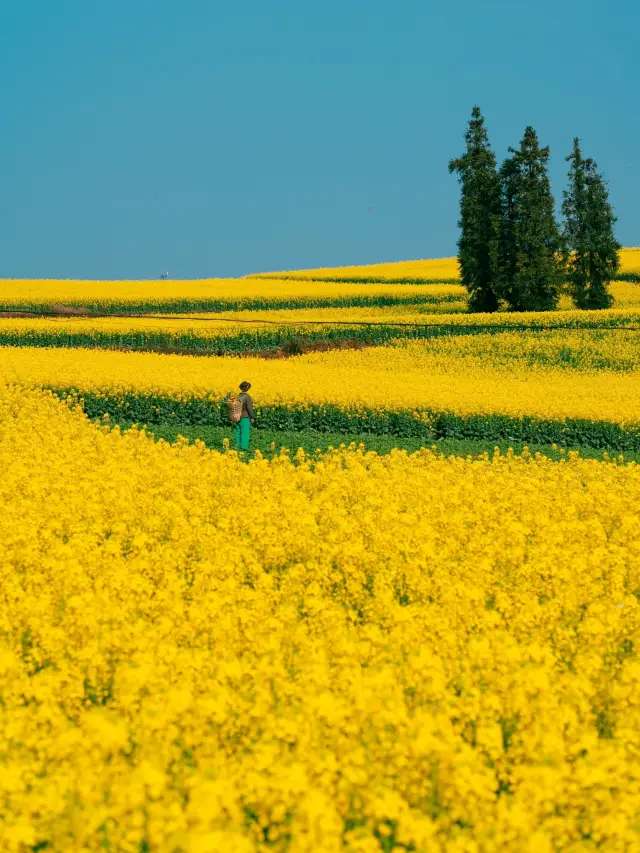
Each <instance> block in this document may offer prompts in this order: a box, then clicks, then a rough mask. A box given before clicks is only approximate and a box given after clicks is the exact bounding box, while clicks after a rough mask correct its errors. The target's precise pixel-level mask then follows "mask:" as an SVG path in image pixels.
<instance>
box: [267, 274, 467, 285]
mask: <svg viewBox="0 0 640 853" xmlns="http://www.w3.org/2000/svg"><path fill="white" fill-rule="evenodd" d="M251 278H263V279H265V278H266V279H269V278H272V279H277V280H278V281H326V282H331V283H332V284H460V279H459V278H411V277H407V276H405V277H403V278H388V277H387V276H366V277H363V276H331V275H319V276H314V277H313V278H310V277H309V276H308V275H280V274H279V273H260V274H259V275H252V276H251Z"/></svg>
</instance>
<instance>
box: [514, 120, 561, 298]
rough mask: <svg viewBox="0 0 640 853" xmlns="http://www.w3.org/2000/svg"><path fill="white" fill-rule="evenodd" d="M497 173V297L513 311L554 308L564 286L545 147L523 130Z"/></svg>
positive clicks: (528, 129)
mask: <svg viewBox="0 0 640 853" xmlns="http://www.w3.org/2000/svg"><path fill="white" fill-rule="evenodd" d="M509 152H510V153H511V155H512V156H511V157H510V158H508V159H507V160H506V161H505V162H504V164H503V166H502V168H501V170H500V182H501V209H502V213H501V229H500V251H499V257H500V278H499V286H498V294H499V295H500V296H502V297H503V298H504V299H505V300H506V301H507V303H508V305H509V307H510V308H511V310H513V311H548V310H550V309H552V308H555V306H556V304H557V301H558V295H559V291H560V286H561V283H562V265H561V260H560V257H559V252H560V248H561V241H560V234H559V231H558V226H557V224H556V220H555V216H554V200H553V195H552V193H551V184H550V182H549V176H548V173H547V164H548V162H549V148H548V147H547V148H540V144H539V142H538V136H537V134H536V132H535V130H534V129H533V128H532V127H527V129H526V130H525V132H524V137H523V138H522V142H521V143H520V148H519V149H517V150H516V149H515V148H510V149H509Z"/></svg>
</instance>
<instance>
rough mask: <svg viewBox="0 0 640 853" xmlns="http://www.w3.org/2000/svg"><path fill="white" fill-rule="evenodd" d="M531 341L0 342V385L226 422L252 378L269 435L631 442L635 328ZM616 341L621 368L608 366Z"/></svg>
mask: <svg viewBox="0 0 640 853" xmlns="http://www.w3.org/2000/svg"><path fill="white" fill-rule="evenodd" d="M529 334H530V335H531V338H532V339H529V340H527V338H526V337H523V336H521V335H520V334H516V333H510V334H509V335H508V336H507V338H508V341H506V342H503V343H502V346H503V347H504V354H503V356H502V357H500V356H499V355H496V353H499V351H500V342H498V344H496V340H495V335H475V336H473V337H467V338H464V337H463V338H456V339H454V338H451V339H449V340H446V339H442V338H439V339H435V340H431V341H402V342H398V343H397V344H396V345H395V346H391V347H389V346H386V347H371V348H369V349H364V350H348V351H333V352H328V353H311V354H308V355H304V356H299V357H296V358H290V359H284V360H277V361H270V360H265V359H261V358H257V357H245V358H243V359H242V360H241V361H240V360H239V359H238V358H234V357H228V356H226V357H224V356H223V357H219V358H208V357H197V356H180V355H160V354H156V353H126V352H109V351H95V350H93V351H92V350H82V349H63V348H60V349H44V348H33V347H0V380H3V381H5V382H8V383H11V384H16V385H19V386H22V387H27V388H50V389H53V390H55V391H56V392H57V393H58V394H60V395H65V394H68V393H71V394H76V395H79V396H80V397H81V398H82V399H83V401H84V406H85V410H86V411H87V412H88V413H89V414H91V416H98V417H99V416H101V415H103V414H105V413H108V414H109V415H112V416H114V417H116V418H123V419H125V420H130V421H136V422H139V423H158V422H163V421H167V420H175V421H178V422H182V423H192V424H198V423H213V424H215V423H226V422H227V417H226V413H225V407H224V405H223V404H222V399H223V398H224V397H225V396H226V395H227V394H228V393H229V391H231V390H233V389H234V388H235V387H236V386H237V384H238V381H239V380H240V379H243V378H246V377H250V379H251V382H252V383H253V387H254V389H256V403H257V412H258V418H259V421H260V423H262V424H263V425H265V426H268V427H270V428H274V429H317V430H320V431H334V432H348V431H350V430H354V429H357V430H358V431H361V432H368V433H384V434H399V435H414V436H418V437H421V438H423V439H424V440H425V441H426V440H428V439H432V438H438V437H443V436H452V437H472V438H473V437H477V438H485V439H491V440H494V439H495V440H497V439H503V438H507V439H513V440H516V439H518V440H524V441H529V442H534V441H535V442H539V443H551V442H553V441H562V442H565V443H567V444H570V443H577V444H589V445H592V446H594V447H611V448H619V449H629V450H630V449H635V448H636V447H638V446H640V374H639V373H638V372H637V371H633V370H630V369H629V365H630V364H631V363H632V362H633V359H634V358H635V357H636V354H637V351H638V345H637V343H634V341H637V334H636V335H635V337H633V335H632V333H629V332H619V333H610V334H617V336H618V337H617V339H615V340H614V342H613V343H612V342H611V341H607V340H606V339H605V338H601V337H600V336H601V335H605V334H606V333H598V334H597V335H596V334H595V333H594V343H593V348H592V352H589V351H588V347H585V345H584V341H583V340H582V339H581V337H580V336H578V337H577V338H576V335H575V333H571V334H572V335H573V339H572V338H571V335H570V334H569V333H562V332H560V333H553V334H550V335H549V336H548V341H547V348H546V350H545V349H544V345H543V341H541V340H538V338H537V337H536V336H537V335H540V333H535V334H533V335H532V333H529ZM563 334H565V335H566V338H565V340H564V342H563V341H562V337H561V338H560V340H554V336H555V335H560V336H562V335H563ZM581 334H582V335H585V334H586V333H584V332H583V333H581ZM625 340H626V341H627V343H628V345H629V346H630V347H631V349H630V350H629V352H628V355H627V356H626V359H627V361H626V363H625V361H624V357H623V358H622V359H621V361H620V362H619V364H616V363H615V362H614V363H613V364H612V363H611V360H612V359H614V358H615V349H616V346H618V347H620V349H621V352H624V345H625ZM518 341H522V345H523V347H524V348H523V350H522V357H520V358H519V357H518V343H517V342H518ZM616 341H617V342H616ZM474 345H475V347H476V349H475V350H474ZM571 346H574V353H573V356H572V355H571ZM508 347H511V349H510V350H509V349H508ZM598 347H600V350H598ZM585 358H586V359H587V361H586V363H585V365H584V369H579V367H580V360H581V359H585ZM493 361H495V363H492V362H493ZM618 366H621V367H622V369H621V370H617V369H612V368H617V367H618ZM625 371H626V372H625ZM258 390H259V393H258Z"/></svg>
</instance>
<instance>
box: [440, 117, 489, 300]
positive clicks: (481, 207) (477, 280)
mask: <svg viewBox="0 0 640 853" xmlns="http://www.w3.org/2000/svg"><path fill="white" fill-rule="evenodd" d="M465 141H466V151H465V153H464V154H463V155H462V156H461V157H458V159H457V160H451V162H450V163H449V172H457V173H458V180H459V182H460V187H461V196H460V219H459V221H458V225H459V226H460V232H461V233H460V239H459V241H458V261H459V263H460V271H461V274H462V283H463V284H464V285H465V287H466V288H467V290H468V291H469V308H470V310H471V311H495V310H496V309H497V308H498V296H497V293H496V289H495V284H496V277H497V272H498V247H499V227H500V184H499V181H498V173H497V170H496V158H495V155H494V153H493V151H492V150H491V148H490V146H489V138H488V135H487V130H486V127H485V124H484V118H483V116H482V113H481V112H480V107H478V106H477V105H476V106H474V108H473V110H472V113H471V119H470V121H469V127H468V129H467V132H466V134H465Z"/></svg>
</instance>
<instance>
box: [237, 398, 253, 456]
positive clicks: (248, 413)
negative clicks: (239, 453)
mask: <svg viewBox="0 0 640 853" xmlns="http://www.w3.org/2000/svg"><path fill="white" fill-rule="evenodd" d="M249 388H251V383H250V382H241V383H240V393H239V394H238V398H239V399H240V400H242V413H241V415H240V420H239V421H238V422H237V424H236V448H237V449H238V450H248V449H249V442H250V441H251V424H253V423H255V416H254V412H253V400H252V399H251V397H250V396H249V394H248V391H249Z"/></svg>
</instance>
